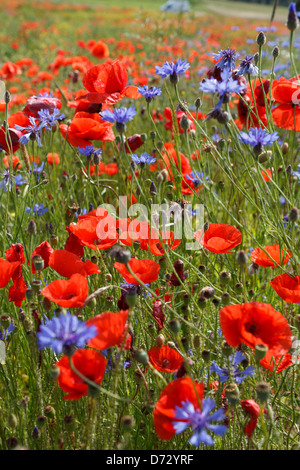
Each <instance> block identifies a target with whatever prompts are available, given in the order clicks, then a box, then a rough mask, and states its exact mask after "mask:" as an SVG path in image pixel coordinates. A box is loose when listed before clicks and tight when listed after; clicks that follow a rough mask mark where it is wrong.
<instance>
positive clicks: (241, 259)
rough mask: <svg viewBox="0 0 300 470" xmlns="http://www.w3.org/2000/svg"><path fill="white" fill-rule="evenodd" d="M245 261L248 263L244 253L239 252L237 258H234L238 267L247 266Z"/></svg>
mask: <svg viewBox="0 0 300 470" xmlns="http://www.w3.org/2000/svg"><path fill="white" fill-rule="evenodd" d="M247 261H248V256H247V253H246V251H244V250H243V251H239V252H238V254H237V256H236V262H237V264H239V265H240V266H244V265H245V264H247Z"/></svg>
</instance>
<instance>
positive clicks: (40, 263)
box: [32, 255, 45, 272]
mask: <svg viewBox="0 0 300 470" xmlns="http://www.w3.org/2000/svg"><path fill="white" fill-rule="evenodd" d="M32 264H33V266H34V269H35V270H36V271H38V272H40V271H42V270H43V269H44V266H45V262H44V260H43V258H42V257H41V255H34V256H33V257H32Z"/></svg>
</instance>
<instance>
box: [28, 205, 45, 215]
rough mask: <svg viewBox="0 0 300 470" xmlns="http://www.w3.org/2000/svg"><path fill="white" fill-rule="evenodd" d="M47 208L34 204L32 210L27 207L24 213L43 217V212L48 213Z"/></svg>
mask: <svg viewBox="0 0 300 470" xmlns="http://www.w3.org/2000/svg"><path fill="white" fill-rule="evenodd" d="M48 210H49V209H48V207H45V206H44V204H40V205H38V204H34V206H33V208H31V207H29V206H27V207H26V208H25V211H26V212H27V214H35V215H38V216H40V215H43V214H45V212H48Z"/></svg>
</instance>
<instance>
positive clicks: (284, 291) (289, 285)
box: [270, 273, 300, 304]
mask: <svg viewBox="0 0 300 470" xmlns="http://www.w3.org/2000/svg"><path fill="white" fill-rule="evenodd" d="M270 284H271V286H272V287H273V289H274V290H275V292H277V294H278V295H279V297H281V298H282V299H283V300H285V301H286V302H289V303H294V304H298V303H299V302H300V276H295V277H292V276H289V275H288V274H286V273H284V274H280V275H279V276H276V277H274V279H272V281H271V282H270Z"/></svg>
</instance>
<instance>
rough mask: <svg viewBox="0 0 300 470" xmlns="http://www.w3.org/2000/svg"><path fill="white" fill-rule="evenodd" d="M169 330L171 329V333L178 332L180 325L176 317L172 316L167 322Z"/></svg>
mask: <svg viewBox="0 0 300 470" xmlns="http://www.w3.org/2000/svg"><path fill="white" fill-rule="evenodd" d="M168 326H169V328H170V330H171V331H172V333H175V334H177V333H179V331H180V329H181V325H180V323H179V321H178V320H176V318H172V320H170V321H169V324H168Z"/></svg>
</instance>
